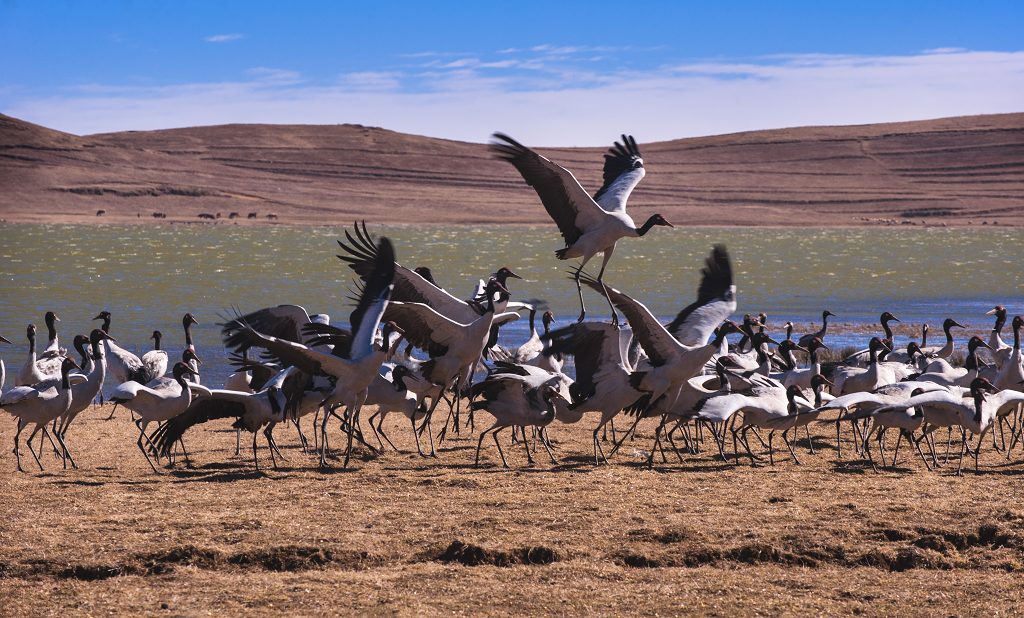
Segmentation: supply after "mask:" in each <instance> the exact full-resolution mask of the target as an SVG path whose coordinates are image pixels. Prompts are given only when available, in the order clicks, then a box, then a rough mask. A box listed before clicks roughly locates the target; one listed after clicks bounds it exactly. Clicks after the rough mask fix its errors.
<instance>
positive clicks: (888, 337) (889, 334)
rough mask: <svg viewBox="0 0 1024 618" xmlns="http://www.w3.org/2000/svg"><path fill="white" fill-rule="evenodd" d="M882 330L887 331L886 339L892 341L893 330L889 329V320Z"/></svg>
mask: <svg viewBox="0 0 1024 618" xmlns="http://www.w3.org/2000/svg"><path fill="white" fill-rule="evenodd" d="M882 330H884V331H885V338H886V339H892V328H890V327H889V320H886V321H884V322H882Z"/></svg>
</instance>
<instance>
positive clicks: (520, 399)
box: [471, 372, 568, 468]
mask: <svg viewBox="0 0 1024 618" xmlns="http://www.w3.org/2000/svg"><path fill="white" fill-rule="evenodd" d="M559 386H560V379H559V377H558V376H553V377H546V376H544V375H535V374H529V373H528V374H527V375H520V374H518V373H504V372H496V373H492V374H491V375H489V376H488V377H487V378H486V379H485V380H483V381H482V382H480V383H479V384H475V385H474V386H473V389H472V390H473V394H474V396H478V397H479V399H477V400H476V401H474V402H473V403H472V404H471V408H472V409H473V410H484V411H486V412H488V413H490V414H491V416H493V417H494V424H493V425H491V426H490V427H488V428H487V429H484V430H483V431H482V432H480V439H479V440H478V441H477V446H476V462H475V464H474V465H477V466H479V465H480V450H481V448H482V447H483V443H484V438H485V437H486V436H487V434H488V433H489V434H491V437H492V438H494V444H495V445H496V446H497V447H498V453H499V454H500V455H501V463H502V465H503V466H505V467H506V468H507V467H508V461H507V460H506V459H505V452H504V451H503V450H502V448H501V441H500V440H498V432H500V431H501V430H502V429H505V428H508V427H512V428H515V427H524V428H525V427H537V428H539V429H540V430H541V432H543V430H544V428H545V427H547V426H548V425H550V424H551V422H552V421H553V420H555V417H556V406H557V405H559V404H561V405H564V406H567V405H568V402H567V401H566V400H565V399H563V397H562V395H560V394H559ZM513 430H514V429H513ZM541 444H543V445H544V449H545V450H546V451H547V453H548V457H550V458H551V463H553V464H557V463H558V461H557V460H555V456H554V454H553V453H552V452H551V448H550V447H549V446H548V441H547V440H546V439H545V436H544V435H543V433H542V434H541ZM523 445H524V447H525V448H526V457H527V461H529V462H530V463H532V460H533V457H532V456H531V455H530V448H529V445H528V444H527V442H526V440H523Z"/></svg>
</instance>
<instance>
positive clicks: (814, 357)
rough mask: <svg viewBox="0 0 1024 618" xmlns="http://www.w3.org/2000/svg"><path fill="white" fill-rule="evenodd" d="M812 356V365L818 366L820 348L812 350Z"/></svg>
mask: <svg viewBox="0 0 1024 618" xmlns="http://www.w3.org/2000/svg"><path fill="white" fill-rule="evenodd" d="M810 356H811V364H812V365H817V364H818V348H817V347H813V348H811V354H810Z"/></svg>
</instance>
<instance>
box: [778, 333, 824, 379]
mask: <svg viewBox="0 0 1024 618" xmlns="http://www.w3.org/2000/svg"><path fill="white" fill-rule="evenodd" d="M804 347H806V348H807V352H808V354H809V355H810V361H811V364H810V365H808V366H807V367H796V368H793V369H790V370H789V371H786V372H785V373H784V375H783V376H782V383H783V384H784V385H785V386H793V385H796V386H799V387H800V388H804V389H807V388H813V386H812V384H811V381H812V380H813V379H814V376H816V375H818V374H820V373H821V362H820V361H819V360H818V352H819V351H820V350H827V349H828V346H827V345H825V344H824V343H823V342H822V341H821V339H819V338H818V337H813V338H812V339H811V341H810V343H808V344H807V345H806V346H804Z"/></svg>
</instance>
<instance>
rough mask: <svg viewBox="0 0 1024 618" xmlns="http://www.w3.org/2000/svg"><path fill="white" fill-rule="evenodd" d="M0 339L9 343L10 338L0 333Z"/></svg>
mask: <svg viewBox="0 0 1024 618" xmlns="http://www.w3.org/2000/svg"><path fill="white" fill-rule="evenodd" d="M0 341H2V342H4V343H11V340H10V339H8V338H7V337H4V336H3V335H0ZM11 345H14V344H13V343H11Z"/></svg>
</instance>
